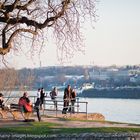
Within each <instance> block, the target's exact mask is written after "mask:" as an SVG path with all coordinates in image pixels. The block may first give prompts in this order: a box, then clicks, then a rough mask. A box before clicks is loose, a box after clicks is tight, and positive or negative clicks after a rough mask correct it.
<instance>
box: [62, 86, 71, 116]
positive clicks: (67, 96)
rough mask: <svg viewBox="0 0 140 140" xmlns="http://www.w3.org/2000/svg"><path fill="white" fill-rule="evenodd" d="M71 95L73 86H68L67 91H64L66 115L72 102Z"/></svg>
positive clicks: (64, 110)
mask: <svg viewBox="0 0 140 140" xmlns="http://www.w3.org/2000/svg"><path fill="white" fill-rule="evenodd" d="M71 93H72V89H71V86H70V85H68V86H67V88H65V90H64V96H63V99H64V105H63V110H62V114H66V113H67V110H68V108H69V103H70V101H71Z"/></svg>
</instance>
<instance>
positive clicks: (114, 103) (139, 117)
mask: <svg viewBox="0 0 140 140" xmlns="http://www.w3.org/2000/svg"><path fill="white" fill-rule="evenodd" d="M28 93H29V96H36V94H37V91H29V92H28ZM47 93H48V96H49V91H47ZM22 94H23V93H22V92H18V91H15V92H13V93H12V95H14V96H22ZM58 97H59V100H63V92H59V95H58ZM79 101H87V102H88V113H95V112H97V113H101V114H103V115H104V116H105V118H106V120H109V121H119V122H126V123H137V124H140V99H106V98H79ZM80 111H85V105H82V104H81V105H80Z"/></svg>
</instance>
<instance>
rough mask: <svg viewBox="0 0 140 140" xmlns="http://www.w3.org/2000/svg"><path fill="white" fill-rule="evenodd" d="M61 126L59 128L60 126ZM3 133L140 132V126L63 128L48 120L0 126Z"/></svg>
mask: <svg viewBox="0 0 140 140" xmlns="http://www.w3.org/2000/svg"><path fill="white" fill-rule="evenodd" d="M58 127H59V128H58ZM0 132H1V133H6V134H7V133H16V134H33V135H49V134H64V133H68V134H72V133H91V132H93V133H118V132H126V133H132V132H140V128H116V127H98V128H61V125H58V124H55V123H48V122H32V123H28V126H19V127H5V128H0Z"/></svg>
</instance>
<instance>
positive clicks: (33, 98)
mask: <svg viewBox="0 0 140 140" xmlns="http://www.w3.org/2000/svg"><path fill="white" fill-rule="evenodd" d="M20 97H21V96H10V97H4V98H9V99H10V98H20ZM28 97H29V98H30V100H31V101H32V103H33V104H34V103H35V101H36V99H37V96H28ZM58 99H59V98H58ZM58 99H57V98H56V100H55V101H56V102H57V107H58V108H62V107H63V103H64V100H62V98H61V100H58ZM81 104H85V107H86V109H85V111H83V112H80V110H79V107H80V105H81ZM51 105H53V106H54V103H53V100H52V99H51V98H49V97H45V100H44V104H43V106H44V110H43V115H44V111H55V115H56V117H57V114H58V112H60V111H62V109H63V108H62V109H61V110H59V109H55V108H54V109H48V108H47V107H51ZM87 105H88V102H86V101H79V98H76V102H75V105H74V106H72V105H71V104H70V105H69V106H66V107H68V108H69V107H74V108H75V110H76V111H75V113H85V114H86V117H87V114H88V113H87V112H88V110H87ZM69 113H70V115H71V114H72V112H69Z"/></svg>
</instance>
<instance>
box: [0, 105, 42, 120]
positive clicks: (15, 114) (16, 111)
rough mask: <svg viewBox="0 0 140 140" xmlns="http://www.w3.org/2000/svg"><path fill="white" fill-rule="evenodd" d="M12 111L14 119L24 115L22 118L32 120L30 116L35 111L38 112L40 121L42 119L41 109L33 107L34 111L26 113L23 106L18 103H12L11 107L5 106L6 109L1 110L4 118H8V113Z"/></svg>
mask: <svg viewBox="0 0 140 140" xmlns="http://www.w3.org/2000/svg"><path fill="white" fill-rule="evenodd" d="M8 112H9V113H11V115H12V116H13V119H14V120H17V119H19V116H22V118H24V120H25V121H31V120H33V119H29V117H30V116H31V114H32V113H33V112H36V113H37V118H38V121H40V120H41V116H40V114H39V110H37V109H35V108H33V111H32V112H26V113H24V112H23V110H22V108H21V107H19V105H18V104H10V106H9V107H4V109H1V110H0V114H1V116H2V118H3V119H5V118H8V117H7V116H8V115H7V113H8Z"/></svg>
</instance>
